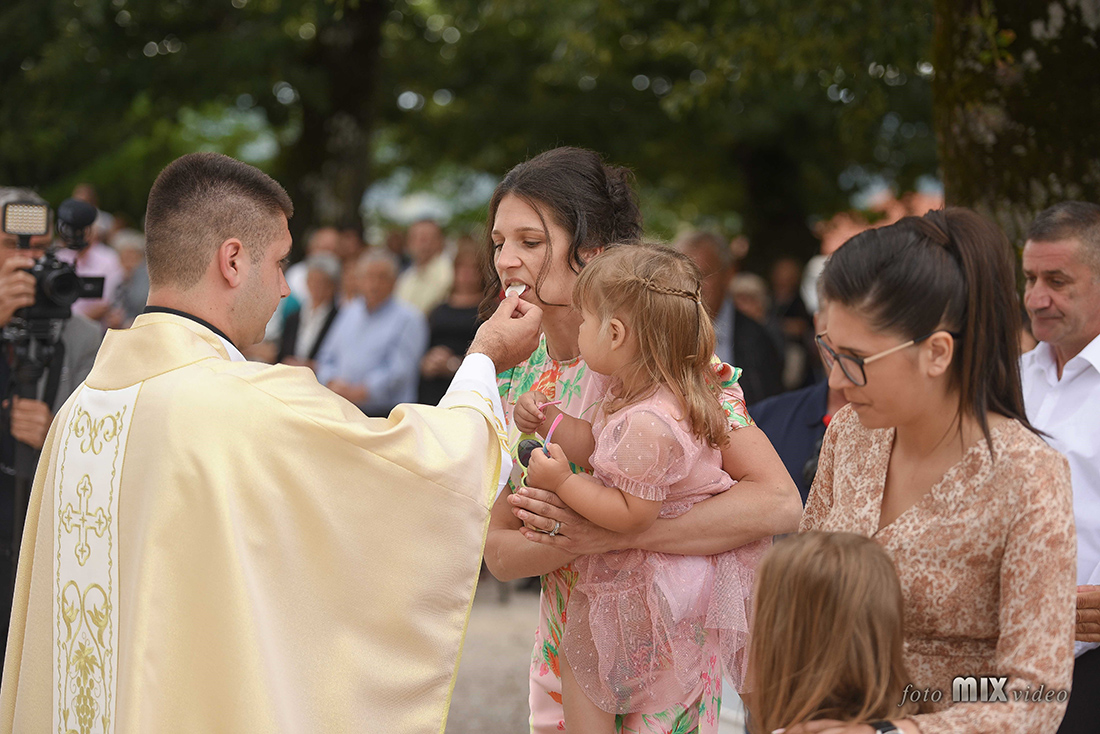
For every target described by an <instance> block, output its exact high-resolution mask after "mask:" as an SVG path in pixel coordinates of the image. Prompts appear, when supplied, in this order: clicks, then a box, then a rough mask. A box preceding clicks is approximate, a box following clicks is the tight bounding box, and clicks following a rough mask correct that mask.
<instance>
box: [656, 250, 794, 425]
mask: <svg viewBox="0 0 1100 734" xmlns="http://www.w3.org/2000/svg"><path fill="white" fill-rule="evenodd" d="M676 249H677V250H678V251H680V252H682V253H683V254H685V255H687V256H688V257H690V258H691V260H692V262H694V263H695V265H696V266H697V267H698V268H699V270H700V273H701V274H702V277H703V282H702V295H703V305H704V306H705V307H706V309H707V313H709V314H710V316H711V318H712V319H714V336H715V340H716V344H715V349H714V351H715V353H716V354H717V355H718V358H719V359H721V360H722V361H723V362H726V363H728V364H731V365H733V366H734V367H740V368H741V369H742V370H743V371H742V373H741V378H740V379H739V380H738V384H740V385H741V389H742V390H744V391H745V402H746V403H747V404H748V406H749V408H750V409H751V408H752V406H753V404H754V403H756V402H759V401H760V400H763V399H764V398H766V397H769V396H771V395H777V394H779V393H781V392H782V391H783V382H782V378H783V358H782V356H781V355H780V353H779V351H778V350H777V349H776V348H775V344H774V343H773V341H772V338H771V336H769V334H768V331H767V329H765V328H764V327H763V326H761V325H760V324H758V323H757V322H756V321H754V320H752V319H751V318H749V317H748V316H746V315H745V314H743V313H742V312H741V311H740V309H738V308H736V307H735V305H734V303H733V298H732V297H731V296H730V293H729V285H730V280H731V279H732V278H733V276H734V268H733V254H732V252H731V251H730V248H729V246H728V244H727V243H726V241H725V240H723V239H722V238H721V237H719V236H718V235H716V234H714V233H713V232H689V233H688V234H686V235H684V236H683V237H681V238H680V239H678V240H677V241H676Z"/></svg>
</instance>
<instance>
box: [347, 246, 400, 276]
mask: <svg viewBox="0 0 1100 734" xmlns="http://www.w3.org/2000/svg"><path fill="white" fill-rule="evenodd" d="M373 262H384V263H386V264H387V265H389V266H390V270H392V271H393V277H395V278H396V277H397V274H398V273H400V272H401V265H400V263H398V261H397V257H396V256H394V254H393V253H391V252H390V251H388V250H383V249H381V248H379V247H372V248H370V249H369V250H367V251H366V252H364V253H363V254H362V255H360V256H359V259H358V260H357V261H356V263H355V265H356V267H359V268H363V267H366V266H367V265H369V264H370V263H373Z"/></svg>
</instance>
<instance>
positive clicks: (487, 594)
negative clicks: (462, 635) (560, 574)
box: [447, 573, 539, 734]
mask: <svg viewBox="0 0 1100 734" xmlns="http://www.w3.org/2000/svg"><path fill="white" fill-rule="evenodd" d="M502 590H503V585H502V584H501V583H500V582H499V581H497V580H496V579H494V578H493V577H492V576H490V575H489V574H487V573H482V577H481V580H480V581H479V582H478V585H477V595H476V596H475V597H474V608H473V611H472V613H471V614H470V624H469V626H468V627H467V628H466V644H465V646H464V647H463V648H462V661H461V662H460V663H459V665H458V681H457V682H456V683H455V691H454V696H453V697H452V698H451V711H450V714H449V715H448V717H447V734H526V733H527V732H528V731H529V726H528V723H527V715H528V711H527V677H528V671H529V670H530V669H531V649H532V648H533V647H534V644H535V625H536V624H537V623H538V617H539V596H538V594H537V593H531V592H526V591H511V593H510V594H508V597H507V600H506V601H502V593H501V592H502Z"/></svg>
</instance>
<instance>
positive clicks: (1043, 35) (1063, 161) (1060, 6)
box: [933, 0, 1100, 246]
mask: <svg viewBox="0 0 1100 734" xmlns="http://www.w3.org/2000/svg"><path fill="white" fill-rule="evenodd" d="M935 13H936V31H935V41H934V48H933V63H934V65H935V74H936V77H935V80H934V82H933V98H934V101H933V115H934V119H935V126H936V133H937V138H938V140H939V155H940V165H941V166H942V170H943V180H944V187H945V190H946V192H945V193H946V198H947V203H948V204H949V205H960V206H968V207H972V208H974V209H976V210H978V211H979V212H981V213H982V214H985V215H987V216H989V217H991V218H993V219H994V220H995V221H997V222H998V223H999V224H1000V225H1001V227H1002V228H1003V229H1004V231H1005V233H1006V234H1007V235H1008V237H1009V240H1010V241H1011V242H1013V243H1014V244H1016V245H1017V246H1021V245H1023V239H1024V237H1025V235H1026V231H1027V227H1028V225H1029V224H1030V223H1031V221H1032V219H1034V217H1035V215H1036V214H1038V213H1039V212H1040V211H1042V210H1043V209H1045V208H1047V207H1049V206H1051V205H1053V204H1056V203H1058V202H1059V201H1065V200H1069V199H1077V200H1085V201H1092V202H1100V0H1050V1H1049V2H1036V1H1035V0H935Z"/></svg>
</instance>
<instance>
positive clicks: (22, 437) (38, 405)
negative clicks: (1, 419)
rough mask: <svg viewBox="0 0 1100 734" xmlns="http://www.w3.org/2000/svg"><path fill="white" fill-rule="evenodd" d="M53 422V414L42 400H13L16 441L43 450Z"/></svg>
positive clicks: (12, 431)
mask: <svg viewBox="0 0 1100 734" xmlns="http://www.w3.org/2000/svg"><path fill="white" fill-rule="evenodd" d="M4 407H7V405H5V406H4ZM52 422H53V413H51V412H50V408H49V406H48V405H46V404H45V403H43V402H42V401H41V400H30V399H28V398H20V397H13V398H12V403H11V435H12V438H14V439H15V440H16V441H22V442H23V443H25V444H27V445H28V446H30V447H31V448H33V449H41V448H42V446H43V445H44V444H45V443H46V434H47V433H49V432H50V423H52Z"/></svg>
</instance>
